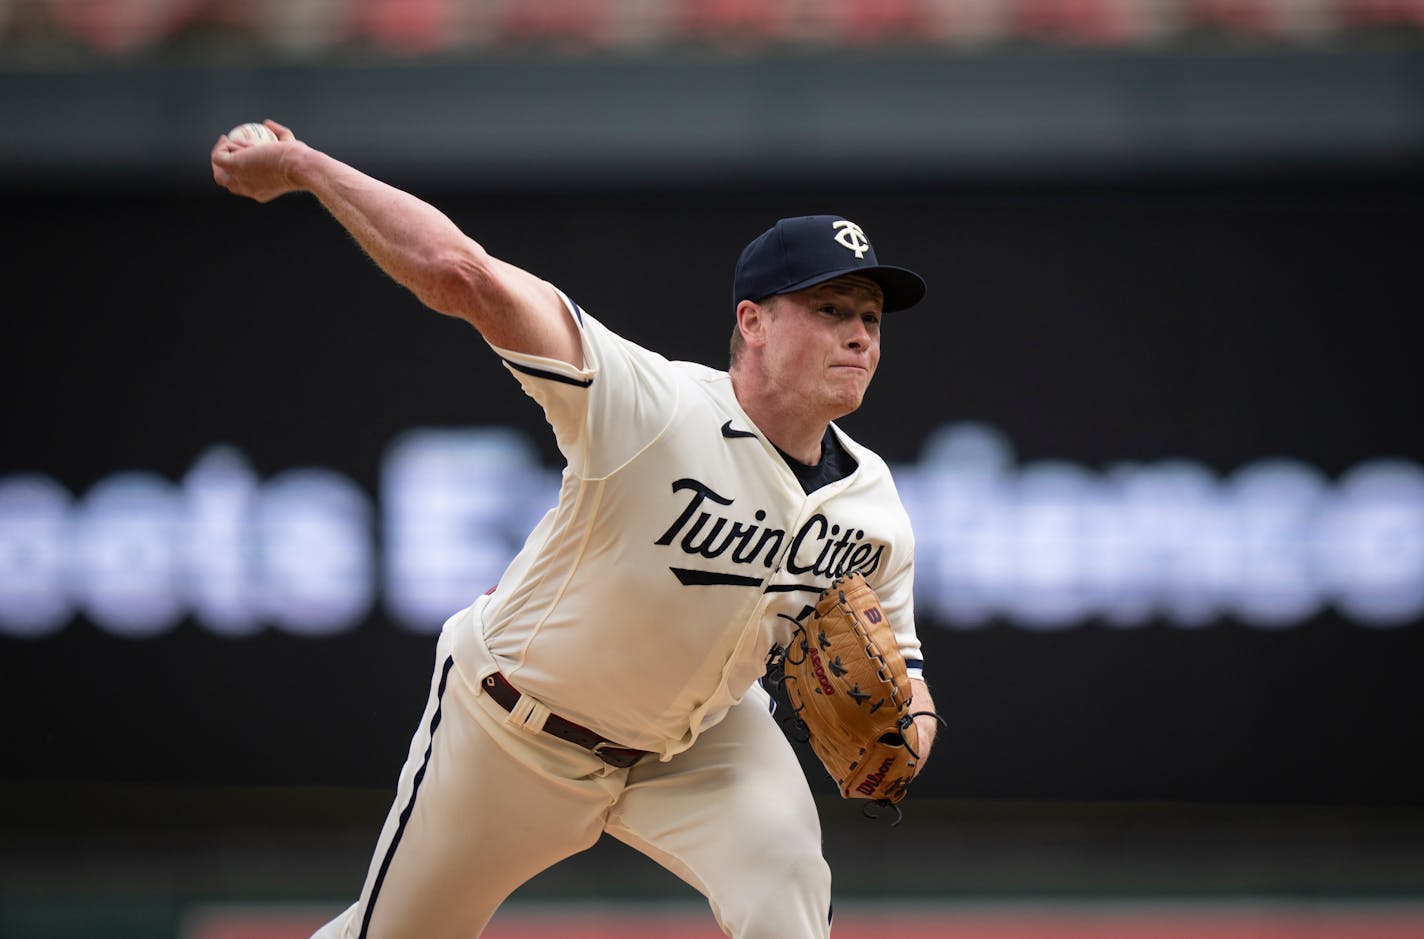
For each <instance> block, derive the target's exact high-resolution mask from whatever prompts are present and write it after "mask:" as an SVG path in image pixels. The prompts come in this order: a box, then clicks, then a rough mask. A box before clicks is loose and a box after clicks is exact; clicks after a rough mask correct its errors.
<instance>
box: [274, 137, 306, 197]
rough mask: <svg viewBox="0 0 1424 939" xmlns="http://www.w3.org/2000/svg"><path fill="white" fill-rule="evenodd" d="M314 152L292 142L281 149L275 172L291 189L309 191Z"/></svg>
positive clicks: (298, 142)
mask: <svg viewBox="0 0 1424 939" xmlns="http://www.w3.org/2000/svg"><path fill="white" fill-rule="evenodd" d="M314 154H316V151H315V150H313V149H312V148H311V147H308V146H307V145H306V144H304V143H302V142H300V141H293V142H292V144H291V145H290V146H287V147H285V148H283V151H282V159H281V160H279V161H278V163H277V172H278V174H279V175H280V176H281V177H282V180H283V182H285V183H286V184H287V185H288V186H289V187H290V188H291V189H293V190H297V189H302V190H305V189H310V188H311V186H310V185H309V184H308V182H307V181H308V180H309V179H310V178H311V172H312V168H311V164H312V156H313V155H314Z"/></svg>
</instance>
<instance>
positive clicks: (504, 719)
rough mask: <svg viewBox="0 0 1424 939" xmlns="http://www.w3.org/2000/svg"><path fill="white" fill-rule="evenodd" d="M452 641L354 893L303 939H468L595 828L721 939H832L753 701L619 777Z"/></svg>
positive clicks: (786, 749) (800, 810)
mask: <svg viewBox="0 0 1424 939" xmlns="http://www.w3.org/2000/svg"><path fill="white" fill-rule="evenodd" d="M454 622H455V620H453V619H452V623H454ZM453 634H454V628H453V627H452V624H447V625H446V628H445V630H444V632H443V633H442V634H441V637H440V642H439V644H438V647H437V653H436V664H435V674H434V677H433V678H432V680H431V688H430V700H429V703H428V704H427V706H426V709H425V714H424V716H423V717H422V719H421V724H420V727H419V728H418V729H417V730H416V733H415V736H414V738H413V739H412V740H411V744H410V755H409V757H408V758H407V760H406V763H405V766H404V768H403V769H402V770H401V774H400V782H399V784H398V787H397V790H396V798H395V802H394V804H393V805H392V807H391V811H390V814H389V816H388V817H387V818H386V822H385V825H384V827H383V828H382V829H381V835H380V839H379V841H378V842H377V845H376V851H375V854H374V856H373V858H372V860H371V867H370V871H369V873H368V874H367V876H366V883H365V886H364V887H363V888H362V891H361V898H360V900H358V901H357V902H356V903H355V904H354V905H352V906H351V907H349V908H348V909H347V910H346V911H345V912H343V913H342V914H341V915H340V916H338V917H337V918H336V919H334V920H332V921H331V922H330V923H328V924H326V925H325V926H324V927H322V928H321V929H320V930H319V931H318V932H317V933H316V935H315V936H314V937H313V939H473V937H476V936H478V935H479V934H480V932H481V931H482V930H483V929H484V926H485V924H486V923H487V922H488V921H489V919H490V917H491V916H493V915H494V912H495V910H496V909H497V908H498V907H499V905H500V904H501V903H502V902H503V901H504V899H505V898H506V897H508V896H509V895H510V894H511V893H512V892H513V891H514V890H515V889H516V888H517V887H519V885H521V884H523V883H524V882H526V881H527V880H529V879H530V878H531V877H533V876H534V875H535V874H537V873H539V872H540V871H542V870H544V869H546V868H548V867H550V866H552V865H553V864H555V863H557V862H558V861H560V860H562V859H563V858H566V857H569V856H570V855H573V854H576V853H578V852H580V851H583V850H585V849H587V848H589V847H591V846H592V845H593V844H594V842H596V841H597V840H598V838H599V836H600V835H602V834H603V832H605V831H606V832H608V833H609V834H610V835H612V836H613V837H615V838H617V839H619V840H620V841H622V842H624V843H626V844H628V845H630V846H632V847H633V848H635V849H637V850H638V851H641V852H642V853H643V854H646V855H647V856H648V857H650V858H652V859H653V860H654V861H656V862H658V863H659V864H661V865H662V866H663V867H665V868H667V869H668V870H670V871H672V872H673V873H674V874H676V875H677V876H679V877H681V878H682V879H683V880H685V881H686V882H687V883H689V884H691V885H692V886H693V887H695V888H696V889H697V890H698V891H700V892H701V893H702V894H703V895H704V896H706V897H707V900H708V902H709V903H710V905H711V907H712V913H713V915H714V916H716V918H717V922H718V923H719V924H720V925H721V927H722V930H723V932H725V933H726V934H727V935H729V936H734V937H740V939H751V937H767V939H772V937H774V939H800V937H808V939H809V937H825V936H829V934H830V922H829V917H830V889H831V884H830V881H831V877H830V870H829V868H828V867H827V866H826V863H825V861H824V859H823V858H822V856H821V828H820V820H819V818H818V817H817V814H816V806H815V803H814V801H813V799H812V797H811V793H810V790H809V788H808V787H807V785H806V779H805V776H804V775H803V774H802V772H801V767H800V764H799V763H798V762H797V760H796V757H795V755H794V754H793V753H792V751H791V747H790V745H789V744H788V742H787V740H786V738H785V736H784V735H783V734H782V732H781V729H780V728H779V727H778V726H777V725H776V722H775V721H774V720H773V719H772V717H771V715H770V713H769V712H768V710H767V707H766V699H765V698H764V697H763V696H761V695H760V694H753V695H748V696H747V697H746V698H744V699H743V701H742V703H741V704H739V705H737V706H735V707H733V708H732V709H731V711H730V712H729V713H728V714H727V716H726V717H725V718H724V719H723V720H722V721H721V723H719V724H717V725H716V726H715V727H712V728H711V729H709V730H708V731H706V732H705V733H704V734H703V735H702V736H700V737H699V738H698V739H697V742H696V743H694V744H693V746H692V747H691V748H689V749H688V750H686V751H684V752H682V753H679V754H678V755H676V756H675V757H673V758H672V759H671V760H670V761H668V762H666V763H663V762H659V761H658V759H657V757H656V756H648V757H645V758H644V759H643V761H642V762H640V763H638V764H636V765H635V766H633V767H631V768H628V769H617V768H615V767H612V766H609V765H607V764H606V763H604V762H603V761H602V760H600V759H599V758H598V757H597V756H595V755H594V754H593V753H591V752H590V751H588V750H585V749H583V748H581V747H579V746H577V745H575V744H572V743H568V742H566V741H563V740H560V739H558V738H556V737H552V736H550V735H548V734H545V733H543V732H542V731H532V730H529V729H526V727H525V725H524V724H523V723H522V722H520V721H519V720H517V719H512V718H514V716H515V715H518V714H520V712H521V710H523V709H521V708H520V707H516V708H515V709H514V711H513V712H506V711H505V710H504V709H503V708H501V707H500V706H499V705H498V704H497V703H496V702H495V701H493V700H492V699H491V698H490V697H489V696H488V695H485V694H482V693H481V685H480V683H479V680H480V678H482V677H483V676H482V675H474V676H465V675H463V674H462V673H461V669H460V667H459V666H457V665H456V664H455V661H454V659H453V658H452V655H451V653H452V649H453V644H454V639H453ZM525 700H529V699H525ZM523 703H524V701H521V704H523Z"/></svg>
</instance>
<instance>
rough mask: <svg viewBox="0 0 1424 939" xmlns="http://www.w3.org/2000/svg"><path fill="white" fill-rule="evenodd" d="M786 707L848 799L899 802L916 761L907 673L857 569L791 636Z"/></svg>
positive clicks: (880, 611) (916, 739) (916, 743)
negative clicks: (795, 717)
mask: <svg viewBox="0 0 1424 939" xmlns="http://www.w3.org/2000/svg"><path fill="white" fill-rule="evenodd" d="M784 664H785V670H786V677H785V687H786V693H787V696H788V698H789V699H790V702H791V706H792V707H793V708H795V709H796V714H797V716H798V717H799V718H800V719H801V720H802V722H803V723H805V725H806V727H807V729H808V730H809V731H810V737H811V748H812V749H813V750H814V751H815V753H816V756H817V757H818V758H820V760H821V763H822V764H823V765H824V766H825V767H826V771H827V772H829V773H830V774H831V778H832V779H834V780H835V781H836V785H837V786H838V787H840V791H841V795H842V796H843V797H844V798H847V799H870V800H873V801H877V802H885V803H891V804H893V803H896V802H899V801H900V800H901V799H903V798H904V797H905V794H906V792H907V791H908V790H909V785H910V780H911V779H913V778H914V775H915V765H916V763H918V762H919V734H918V733H917V731H916V729H915V722H914V719H913V718H912V717H911V715H910V695H911V689H910V678H909V674H908V673H907V671H906V669H905V659H904V657H903V656H901V655H900V648H899V644H898V643H897V642H896V641H895V635H894V633H893V632H891V629H890V623H889V620H888V619H887V617H886V616H885V612H884V610H883V609H882V608H881V606H880V600H879V598H877V597H876V596H875V591H874V590H872V589H871V587H870V585H869V584H868V583H866V581H865V578H864V577H863V576H862V575H860V574H851V575H850V576H848V577H844V578H842V579H840V580H837V581H836V582H835V583H833V584H831V586H830V588H829V589H827V590H826V591H825V592H824V593H822V594H821V597H820V599H819V601H818V602H817V604H816V608H815V611H814V612H813V613H812V614H811V615H810V616H809V617H807V618H806V619H803V620H802V621H801V623H800V625H799V626H798V627H797V630H796V632H795V633H794V634H793V635H792V637H791V644H790V647H789V648H788V649H787V650H786V656H785V663H784Z"/></svg>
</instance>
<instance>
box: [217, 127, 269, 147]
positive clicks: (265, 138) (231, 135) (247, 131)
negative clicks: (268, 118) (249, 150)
mask: <svg viewBox="0 0 1424 939" xmlns="http://www.w3.org/2000/svg"><path fill="white" fill-rule="evenodd" d="M227 136H228V139H229V140H241V141H243V142H245V143H276V142H277V135H276V134H274V133H273V132H272V130H271V128H269V127H268V126H267V125H266V124H238V125H237V126H236V127H234V128H233V129H232V130H230V131H228V132H227Z"/></svg>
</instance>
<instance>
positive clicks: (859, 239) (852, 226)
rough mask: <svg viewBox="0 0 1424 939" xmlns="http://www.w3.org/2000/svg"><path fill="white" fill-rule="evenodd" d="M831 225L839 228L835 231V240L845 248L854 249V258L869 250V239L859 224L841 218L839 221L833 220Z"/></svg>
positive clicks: (858, 257) (859, 257) (861, 256)
mask: <svg viewBox="0 0 1424 939" xmlns="http://www.w3.org/2000/svg"><path fill="white" fill-rule="evenodd" d="M831 227H832V228H839V229H840V231H838V232H836V242H837V243H838V244H840V245H841V246H842V247H844V248H846V249H847V250H850V251H854V252H855V257H856V260H860V259H861V258H864V257H865V252H866V251H868V250H870V241H869V239H867V238H866V237H865V232H863V231H861V228H860V226H859V225H857V224H856V223H855V222H848V221H846V220H845V219H841V220H840V221H839V222H833V223H832V224H831Z"/></svg>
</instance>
